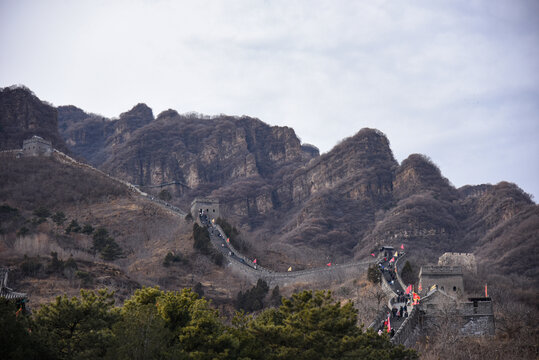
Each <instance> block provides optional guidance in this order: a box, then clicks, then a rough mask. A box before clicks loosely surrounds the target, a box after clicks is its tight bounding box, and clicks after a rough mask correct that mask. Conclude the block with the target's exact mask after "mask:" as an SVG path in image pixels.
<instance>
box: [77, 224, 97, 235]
mask: <svg viewBox="0 0 539 360" xmlns="http://www.w3.org/2000/svg"><path fill="white" fill-rule="evenodd" d="M80 232H81V233H83V234H86V235H92V233H93V232H94V227H93V226H92V225H89V224H86V225H84V226H83V227H82V230H81V231H80Z"/></svg>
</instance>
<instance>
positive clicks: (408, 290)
mask: <svg viewBox="0 0 539 360" xmlns="http://www.w3.org/2000/svg"><path fill="white" fill-rule="evenodd" d="M410 291H412V285H408V287H407V288H406V292H405V294H406V295H408V294H409V293H410Z"/></svg>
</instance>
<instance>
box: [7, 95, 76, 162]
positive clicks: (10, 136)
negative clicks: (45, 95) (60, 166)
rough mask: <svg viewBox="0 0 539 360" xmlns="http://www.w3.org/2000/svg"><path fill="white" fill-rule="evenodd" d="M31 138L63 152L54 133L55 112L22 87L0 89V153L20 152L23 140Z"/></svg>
mask: <svg viewBox="0 0 539 360" xmlns="http://www.w3.org/2000/svg"><path fill="white" fill-rule="evenodd" d="M33 135H38V136H41V137H42V138H44V139H46V140H49V141H51V142H52V145H53V147H54V148H56V149H58V150H61V151H63V152H67V147H66V145H65V142H64V140H63V139H62V137H61V136H60V134H59V133H58V112H57V110H56V108H54V107H53V106H51V105H50V104H47V103H45V102H43V101H41V100H39V99H38V98H37V96H35V95H34V93H33V92H32V91H30V90H29V89H28V88H25V87H22V86H12V87H7V88H3V89H0V150H7V149H20V148H22V142H23V140H26V139H29V138H31V137H32V136H33Z"/></svg>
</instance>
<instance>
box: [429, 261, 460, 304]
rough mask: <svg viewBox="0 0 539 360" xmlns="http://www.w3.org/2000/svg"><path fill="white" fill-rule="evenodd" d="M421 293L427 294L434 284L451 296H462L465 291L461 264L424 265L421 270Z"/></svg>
mask: <svg viewBox="0 0 539 360" xmlns="http://www.w3.org/2000/svg"><path fill="white" fill-rule="evenodd" d="M419 284H420V285H421V287H422V290H421V291H420V294H421V295H423V294H426V293H427V292H428V291H429V289H430V288H431V287H432V286H433V285H438V288H439V289H440V290H442V291H445V293H447V294H448V295H449V296H452V297H455V298H457V297H460V296H461V295H462V294H463V292H464V280H463V279H462V267H461V266H436V265H429V266H422V267H421V270H419Z"/></svg>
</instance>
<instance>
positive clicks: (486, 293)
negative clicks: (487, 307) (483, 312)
mask: <svg viewBox="0 0 539 360" xmlns="http://www.w3.org/2000/svg"><path fill="white" fill-rule="evenodd" d="M485 297H488V292H487V284H485Z"/></svg>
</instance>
